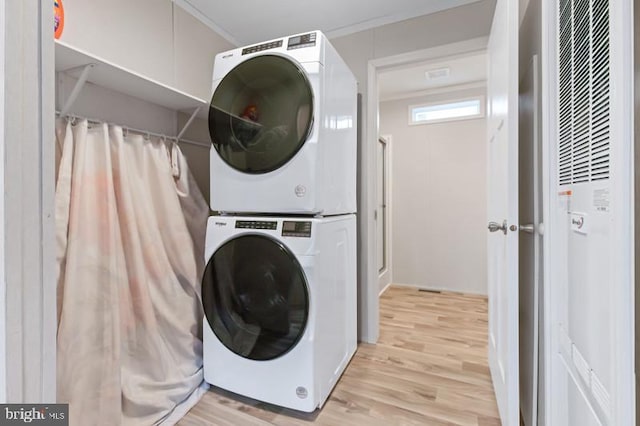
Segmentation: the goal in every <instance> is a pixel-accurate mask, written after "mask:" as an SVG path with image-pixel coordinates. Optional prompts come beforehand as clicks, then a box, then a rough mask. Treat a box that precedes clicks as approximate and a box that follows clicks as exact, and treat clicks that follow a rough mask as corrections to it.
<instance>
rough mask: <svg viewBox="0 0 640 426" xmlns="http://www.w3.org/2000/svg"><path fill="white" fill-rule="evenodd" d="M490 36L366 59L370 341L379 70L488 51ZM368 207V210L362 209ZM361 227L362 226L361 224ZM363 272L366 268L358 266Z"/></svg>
mask: <svg viewBox="0 0 640 426" xmlns="http://www.w3.org/2000/svg"><path fill="white" fill-rule="evenodd" d="M488 40H489V38H488V37H477V38H474V39H471V40H465V41H462V42H457V43H450V44H445V45H441V46H437V47H432V48H429V49H422V50H417V51H413V52H408V53H402V54H400V55H393V56H387V57H384V58H378V59H372V60H369V62H368V63H367V92H366V93H367V104H366V117H367V119H366V131H365V132H364V133H365V138H364V144H365V147H363V148H362V149H363V152H364V155H363V156H362V157H363V163H362V164H361V167H363V168H364V169H365V172H364V180H366V182H367V184H366V185H365V184H362V188H365V187H366V188H368V190H367V193H366V194H365V195H366V202H365V207H364V208H363V209H360V210H359V212H358V214H359V216H360V220H363V221H366V224H365V226H364V228H365V229H366V231H367V232H366V234H367V235H364V236H362V237H361V239H360V241H361V243H363V244H364V245H365V246H364V247H363V248H362V254H361V256H364V257H365V259H364V261H363V269H364V270H365V271H364V272H365V273H366V276H363V277H362V279H363V280H364V284H365V289H364V291H365V294H363V295H361V296H359V303H360V308H359V309H360V310H361V312H360V318H361V319H362V320H363V321H364V324H363V327H361V329H360V332H361V340H363V341H365V342H367V343H376V342H377V341H378V335H379V333H380V312H379V300H378V299H379V293H380V287H379V280H378V270H377V269H378V268H377V264H378V262H377V253H378V252H377V247H376V244H377V242H376V238H375V235H376V229H375V220H374V219H373V218H374V211H375V209H376V204H377V202H376V194H375V185H374V184H370V183H371V182H376V179H377V171H376V164H377V162H376V155H375V153H376V150H375V147H376V144H377V143H378V135H380V129H379V122H378V116H379V105H380V101H379V99H380V98H379V94H378V73H379V72H381V71H384V70H385V69H389V68H394V67H399V66H402V65H410V64H412V63H416V62H423V61H434V62H435V61H437V60H438V59H440V58H443V57H451V56H455V55H461V56H464V55H470V54H473V53H479V52H485V51H486V50H487V41H488ZM363 210H365V211H363ZM358 229H359V230H360V231H362V229H363V226H360V227H359V228H358ZM359 272H360V273H362V272H363V271H361V270H359Z"/></svg>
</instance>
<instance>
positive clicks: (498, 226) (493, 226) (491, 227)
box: [488, 220, 507, 235]
mask: <svg viewBox="0 0 640 426" xmlns="http://www.w3.org/2000/svg"><path fill="white" fill-rule="evenodd" d="M488 229H489V232H498V231H502V233H503V234H505V235H507V221H506V220H505V221H503V222H502V225H501V224H499V223H497V222H489V226H488Z"/></svg>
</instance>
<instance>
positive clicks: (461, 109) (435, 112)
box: [409, 97, 484, 124]
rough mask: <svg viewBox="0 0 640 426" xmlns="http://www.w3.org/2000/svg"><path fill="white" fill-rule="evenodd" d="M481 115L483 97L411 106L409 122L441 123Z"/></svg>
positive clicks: (479, 116) (482, 115) (482, 114)
mask: <svg viewBox="0 0 640 426" xmlns="http://www.w3.org/2000/svg"><path fill="white" fill-rule="evenodd" d="M481 117H484V108H483V99H482V98H481V97H478V98H473V99H464V100H459V101H449V102H438V103H429V104H422V105H411V106H409V124H428V123H439V122H443V121H454V120H467V119H471V118H481Z"/></svg>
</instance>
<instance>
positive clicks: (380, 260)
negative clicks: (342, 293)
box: [376, 136, 391, 292]
mask: <svg viewBox="0 0 640 426" xmlns="http://www.w3.org/2000/svg"><path fill="white" fill-rule="evenodd" d="M390 140H391V137H390V136H381V137H380V138H379V139H378V147H377V154H376V155H377V159H376V160H377V162H378V164H377V167H376V172H377V182H376V191H377V196H376V199H377V206H376V238H377V244H376V250H377V253H376V256H377V265H378V280H379V288H380V292H382V291H384V289H385V288H386V287H387V286H388V285H389V284H390V283H391V265H390V261H391V255H390V252H389V248H390V247H389V141H390Z"/></svg>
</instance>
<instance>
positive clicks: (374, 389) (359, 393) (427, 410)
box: [179, 286, 500, 426]
mask: <svg viewBox="0 0 640 426" xmlns="http://www.w3.org/2000/svg"><path fill="white" fill-rule="evenodd" d="M305 424H314V425H316V424H317V425H332V426H333V425H335V426H343V425H345V426H347V425H354V426H356V425H366V426H377V425H380V426H383V425H384V426H389V425H434V426H439V425H465V426H493V425H500V420H499V418H498V409H497V406H496V401H495V397H494V394H493V385H492V384H491V377H490V374H489V367H488V364H487V299H486V297H482V296H475V295H462V294H455V293H430V292H421V291H418V290H417V289H413V288H407V287H397V286H392V287H391V288H390V289H389V290H387V291H386V292H385V293H384V294H383V295H382V297H381V299H380V339H379V342H378V344H377V345H368V344H361V345H360V346H359V347H358V351H357V352H356V354H355V356H354V358H353V360H352V361H351V364H350V365H349V366H348V367H347V369H346V371H345V373H344V375H343V376H342V378H341V379H340V381H339V382H338V384H337V386H336V388H335V389H334V390H333V393H332V394H331V396H330V398H329V400H328V401H327V402H326V404H325V406H324V408H323V409H322V410H320V411H316V412H315V413H312V414H301V413H298V412H294V411H292V410H287V409H283V408H279V407H274V406H270V405H268V404H264V403H260V402H257V401H254V400H251V399H248V398H244V397H241V396H238V395H235V394H231V393H229V392H226V391H223V390H221V389H217V388H214V389H212V390H210V391H209V392H207V394H206V395H205V396H204V397H203V398H202V400H201V401H200V402H199V403H198V404H197V405H196V406H195V407H194V408H193V409H192V410H191V411H190V412H189V413H188V414H187V416H186V417H184V418H183V419H182V420H181V422H180V423H179V425H180V426H203V425H221V426H223V425H224V426H227V425H228V426H244V425H256V426H258V425H282V426H289V425H305Z"/></svg>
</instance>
